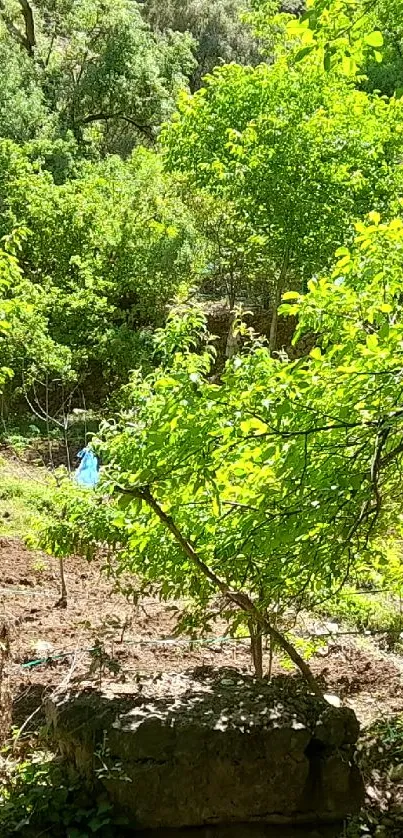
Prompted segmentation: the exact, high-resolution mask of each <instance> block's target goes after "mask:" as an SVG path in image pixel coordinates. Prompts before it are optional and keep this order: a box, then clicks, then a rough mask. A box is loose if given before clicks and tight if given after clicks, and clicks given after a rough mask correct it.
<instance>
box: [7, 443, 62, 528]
mask: <svg viewBox="0 0 403 838" xmlns="http://www.w3.org/2000/svg"><path fill="white" fill-rule="evenodd" d="M54 489H55V486H54V481H52V479H51V477H50V475H49V474H48V473H47V472H46V470H45V469H37V471H36V474H35V476H31V473H30V472H29V471H28V469H27V470H26V471H24V469H22V470H21V471H20V472H19V471H18V470H16V469H13V467H12V465H11V464H9V463H7V461H6V460H4V459H1V460H0V535H2V536H12V537H16V538H22V539H26V538H27V537H29V536H30V535H32V534H33V533H34V531H35V528H36V526H37V525H38V523H40V522H41V521H44V520H45V519H47V518H48V517H49V515H50V514H51V511H52V508H53V495H54Z"/></svg>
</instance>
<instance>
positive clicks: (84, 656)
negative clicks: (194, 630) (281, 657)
mask: <svg viewBox="0 0 403 838" xmlns="http://www.w3.org/2000/svg"><path fill="white" fill-rule="evenodd" d="M65 578H66V584H67V590H68V602H67V607H66V608H61V607H60V606H59V604H58V603H59V599H60V581H59V568H58V561H57V560H56V559H52V558H49V557H48V556H44V555H42V554H39V553H34V552H32V551H30V550H28V549H27V548H26V547H25V546H24V545H23V544H22V543H21V541H19V540H18V539H12V538H2V539H0V617H1V619H5V620H6V621H7V623H8V625H9V627H10V634H11V662H10V673H11V688H12V694H13V700H14V720H15V723H17V724H21V723H23V722H24V721H25V719H26V717H27V716H28V715H29V714H30V713H32V712H34V711H35V709H36V707H38V706H39V705H40V703H41V696H42V695H43V692H44V691H52V690H55V689H62V688H64V687H66V686H67V685H71V686H83V685H87V684H88V683H89V682H93V683H94V684H96V685H97V686H100V685H101V686H102V688H108V689H112V690H113V691H114V692H116V693H130V692H133V691H135V689H136V682H137V681H138V679H139V677H140V676H141V674H142V673H149V672H156V671H165V672H172V673H179V672H183V671H185V670H186V669H189V668H193V667H195V666H209V667H211V666H214V667H222V666H224V667H235V668H236V669H238V670H240V671H243V672H252V666H251V657H250V652H249V646H248V643H247V642H246V641H241V642H229V641H228V642H222V641H220V640H217V641H215V642H209V643H194V644H192V643H190V642H189V641H187V640H186V639H184V638H180V639H178V638H174V637H173V633H174V628H175V624H176V614H177V610H176V609H177V608H178V607H180V603H171V604H170V605H166V604H164V603H161V602H159V601H158V600H155V599H144V600H143V601H142V602H141V604H140V605H139V606H134V605H133V604H131V603H130V602H128V601H127V599H126V598H125V597H124V596H123V595H122V594H121V593H116V592H115V591H114V585H113V581H112V580H109V579H108V578H107V577H106V576H105V575H104V573H102V572H101V563H97V562H92V563H87V562H85V561H84V560H83V559H76V558H73V559H70V560H69V561H67V562H66V567H65ZM224 634H225V626H224V625H219V624H218V625H217V626H216V635H215V636H216V637H222V636H223V635H224ZM58 656H61V657H58ZM27 664H29V665H28V666H27ZM311 665H312V668H313V670H314V672H315V673H316V674H318V675H320V676H322V678H323V680H324V683H325V685H326V687H327V690H328V691H329V692H331V693H334V694H336V695H338V696H340V698H342V700H343V701H345V702H346V703H347V704H348V705H350V706H351V707H353V708H354V709H355V711H356V713H357V715H358V717H359V719H360V721H361V723H362V724H364V725H365V724H368V723H370V722H371V721H373V720H374V719H375V718H377V717H379V716H383V715H388V714H392V713H396V712H399V711H401V710H402V708H403V659H402V658H399V657H397V656H393V655H390V654H387V653H384V652H382V651H381V650H380V649H379V648H378V647H377V646H376V644H375V643H373V642H372V641H369V640H367V639H365V640H363V639H361V638H351V637H341V638H340V639H339V638H335V639H333V640H332V642H327V644H326V646H324V648H323V649H321V650H320V653H318V654H317V656H316V657H315V658H314V659H313V660H312V661H311ZM264 667H265V670H266V671H267V670H268V667H269V653H268V652H266V653H265V656H264ZM279 671H281V666H280V664H279V662H278V661H275V663H274V672H279Z"/></svg>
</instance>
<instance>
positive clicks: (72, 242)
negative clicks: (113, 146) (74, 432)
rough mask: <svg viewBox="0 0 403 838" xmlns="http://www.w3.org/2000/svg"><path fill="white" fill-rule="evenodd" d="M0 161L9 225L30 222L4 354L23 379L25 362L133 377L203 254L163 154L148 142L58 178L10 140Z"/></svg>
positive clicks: (29, 369) (12, 291) (100, 378)
mask: <svg viewBox="0 0 403 838" xmlns="http://www.w3.org/2000/svg"><path fill="white" fill-rule="evenodd" d="M0 169H1V182H0V203H1V206H2V221H1V224H0V227H1V228H2V230H1V232H2V234H3V235H7V234H8V233H9V231H12V230H13V229H15V228H16V227H17V226H21V225H24V228H25V232H23V233H22V234H21V236H20V242H19V251H18V261H19V266H18V265H17V262H15V257H13V258H14V263H13V264H14V272H15V277H14V281H13V282H9V283H8V285H7V288H6V289H5V292H4V296H5V298H6V299H7V298H8V302H7V304H6V303H5V304H6V305H7V306H8V309H10V306H11V307H12V309H13V311H14V321H15V322H14V323H13V328H12V329H11V339H10V340H8V341H7V343H4V342H3V345H2V346H3V349H2V352H3V355H2V358H3V357H4V363H7V364H8V365H9V366H11V367H13V368H14V369H15V370H16V373H18V382H17V383H18V384H20V383H21V374H22V371H23V369H24V370H25V376H26V377H28V378H29V376H30V375H31V376H33V377H36V378H39V379H40V378H41V374H45V373H46V374H47V375H48V376H50V377H52V376H53V375H55V374H56V373H57V374H58V375H60V374H62V375H63V376H64V377H65V378H68V376H69V369H70V371H71V374H74V376H75V377H77V376H79V377H80V379H81V380H83V379H85V377H86V376H88V375H89V374H95V372H97V382H98V385H97V386H99V387H100V388H102V387H103V386H104V385H103V382H105V383H106V382H108V385H107V386H108V388H110V387H111V386H113V383H114V382H116V383H119V382H120V381H124V380H125V376H127V373H128V371H129V370H130V369H131V368H132V367H133V366H134V365H135V363H136V361H135V359H138V358H139V356H141V353H142V352H144V351H145V350H146V348H147V344H148V342H149V341H148V338H147V332H145V331H144V330H145V329H147V328H148V327H150V326H155V325H158V324H159V323H161V322H162V320H163V317H164V312H165V306H166V304H167V303H168V302H170V301H171V300H172V299H173V298H174V296H175V294H176V293H177V292H178V290H179V288H180V287H181V284H182V283H184V284H185V286H186V287H189V285H190V284H191V283H192V280H193V278H194V277H195V275H196V270H197V265H198V262H199V261H200V255H196V246H197V238H196V235H195V232H194V229H193V225H192V220H191V218H190V216H189V213H188V212H187V211H186V210H185V209H184V207H183V205H182V203H181V201H180V199H179V197H178V195H177V194H176V192H175V189H174V187H173V186H172V185H171V184H170V182H169V181H168V179H167V178H165V177H164V175H163V173H162V172H161V166H160V163H159V160H158V158H157V157H156V156H155V155H154V154H153V153H152V152H147V151H145V150H144V149H143V150H138V151H137V152H136V153H135V154H134V155H133V157H132V158H131V159H130V160H129V161H127V162H126V163H123V162H122V161H120V160H119V159H118V158H117V157H111V158H109V159H108V161H105V162H104V163H100V164H98V165H97V166H95V165H92V166H86V167H84V168H83V169H82V171H81V174H80V176H79V177H76V178H75V179H73V180H69V181H67V182H66V183H64V184H61V185H56V184H55V183H54V182H53V180H52V177H51V176H50V174H49V173H46V172H43V171H42V170H41V169H39V170H36V168H35V167H34V166H33V165H32V164H30V163H29V161H28V160H27V159H26V156H25V155H24V154H23V153H22V152H20V151H19V149H17V147H15V146H12V145H11V144H10V143H3V144H0ZM10 258H11V257H10ZM17 313H18V322H17V320H16V317H17ZM27 334H29V335H30V338H29V340H28V339H27ZM97 365H98V366H97ZM101 370H102V372H101Z"/></svg>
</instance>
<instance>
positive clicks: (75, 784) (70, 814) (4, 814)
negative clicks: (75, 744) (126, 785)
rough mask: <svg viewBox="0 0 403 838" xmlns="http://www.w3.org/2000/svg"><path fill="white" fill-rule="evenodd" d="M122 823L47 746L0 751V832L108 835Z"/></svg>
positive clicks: (73, 837)
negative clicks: (16, 750)
mask: <svg viewBox="0 0 403 838" xmlns="http://www.w3.org/2000/svg"><path fill="white" fill-rule="evenodd" d="M124 823H125V821H124V820H122V819H116V818H114V814H113V807H112V805H111V803H110V802H109V801H108V800H106V799H105V798H104V797H102V796H100V797H98V796H97V795H96V793H95V792H94V793H92V794H91V793H90V792H89V791H86V790H84V789H83V787H82V783H81V782H80V780H79V778H78V776H77V777H72V776H71V772H69V773H67V771H66V769H65V766H64V764H63V762H62V761H61V760H60V758H59V757H57V756H56V755H55V754H54V753H53V752H52V751H49V750H42V749H40V748H36V749H31V750H28V751H26V752H25V754H23V753H19V754H18V753H17V754H16V753H15V752H14V751H13V749H12V745H10V746H8V747H7V748H5V749H3V751H2V752H1V754H0V834H1V835H12V834H16V835H19V834H20V835H24V836H35V835H38V834H39V831H40V834H41V835H52V836H54V838H59V836H60V838H65V837H66V838H89V836H93V835H96V836H98V838H113V836H115V835H116V834H117V832H116V828H117V827H118V826H119V825H123V824H124Z"/></svg>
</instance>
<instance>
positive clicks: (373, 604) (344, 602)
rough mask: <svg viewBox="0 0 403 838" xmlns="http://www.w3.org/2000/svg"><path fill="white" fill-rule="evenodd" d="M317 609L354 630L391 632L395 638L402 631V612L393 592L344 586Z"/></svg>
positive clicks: (396, 639)
mask: <svg viewBox="0 0 403 838" xmlns="http://www.w3.org/2000/svg"><path fill="white" fill-rule="evenodd" d="M321 612H322V614H323V615H324V616H326V617H330V618H331V619H332V620H337V622H341V623H344V624H345V625H346V626H349V627H351V628H356V629H357V630H358V631H362V632H365V631H370V632H385V634H390V635H391V636H392V635H393V636H394V637H395V642H397V641H398V640H399V634H400V633H401V632H403V614H402V613H401V610H400V602H399V599H398V597H397V596H395V595H394V594H389V593H383V592H382V593H371V592H370V591H369V592H368V593H362V592H360V593H358V592H357V590H356V589H355V588H345V589H344V590H343V591H342V593H341V594H340V595H339V598H338V599H337V600H334V601H332V602H329V603H327V604H326V606H324V607H323V608H322V609H321Z"/></svg>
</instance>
